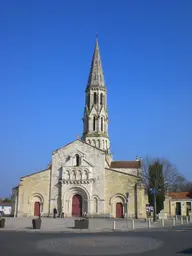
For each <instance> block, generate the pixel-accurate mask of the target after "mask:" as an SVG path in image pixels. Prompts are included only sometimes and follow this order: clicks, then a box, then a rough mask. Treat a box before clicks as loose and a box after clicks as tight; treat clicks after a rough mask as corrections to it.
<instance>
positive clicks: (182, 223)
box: [181, 216, 183, 225]
mask: <svg viewBox="0 0 192 256" xmlns="http://www.w3.org/2000/svg"><path fill="white" fill-rule="evenodd" d="M181 225H183V217H182V216H181Z"/></svg>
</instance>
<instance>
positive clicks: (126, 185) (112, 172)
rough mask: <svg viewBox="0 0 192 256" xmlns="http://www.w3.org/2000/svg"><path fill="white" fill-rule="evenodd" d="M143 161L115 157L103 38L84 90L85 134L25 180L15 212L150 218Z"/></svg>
mask: <svg viewBox="0 0 192 256" xmlns="http://www.w3.org/2000/svg"><path fill="white" fill-rule="evenodd" d="M141 174H142V161H141V159H138V158H137V157H136V159H135V160H133V161H115V160H113V156H112V155H111V153H110V139H109V134H108V108H107V89H106V85H105V80H104V73H103V68H102V63H101V57H100V50H99V44H98V39H96V44H95V49H94V53H93V58H92V62H91V68H90V73H89V77H88V82H87V86H86V90H85V106H84V116H83V134H82V137H81V138H78V139H76V140H74V141H72V142H70V143H68V144H67V145H65V146H63V147H61V148H58V149H56V150H55V151H53V152H52V155H51V162H50V163H49V165H48V166H47V167H46V169H45V170H41V171H39V172H36V173H32V174H29V175H27V176H24V177H21V178H20V183H19V185H18V187H16V188H14V189H13V197H14V216H18V217H19V216H39V215H41V216H52V215H53V209H54V208H56V209H57V213H58V215H59V216H64V217H80V216H83V215H85V214H86V215H87V216H90V217H97V216H104V217H107V216H108V217H115V218H124V217H131V218H145V217H146V195H145V189H144V186H143V183H142V179H141Z"/></svg>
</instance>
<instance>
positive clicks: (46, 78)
mask: <svg viewBox="0 0 192 256" xmlns="http://www.w3.org/2000/svg"><path fill="white" fill-rule="evenodd" d="M191 13H192V1H190V0H188V1H187V0H185V1H177V0H173V1H168V0H166V1H165V0H164V1H163V0H159V1H153V0H151V1H148V0H145V1H143V0H140V1H139V0H138V1H135V0H132V1H128V0H119V1H115V0H114V1H109V0H99V1H98V0H97V1H88V0H87V1H84V0H81V1H78V0H76V1H75V0H70V1H69V0H65V1H63V0H60V1H59V0H58V1H53V0H52V1H50V0H46V1H45V0H41V1H39V0H33V1H25V0H23V1H20V0H18V1H15V0H14V1H9V0H7V1H3V2H2V3H1V8H0V89H1V91H0V92H1V100H0V120H1V123H0V162H1V166H0V174H1V184H0V196H8V195H9V194H10V193H11V188H12V187H13V186H15V185H17V184H18V183H19V177H20V176H24V175H27V174H29V173H33V172H36V171H39V170H41V169H43V168H45V167H46V165H47V164H48V163H49V161H50V160H51V152H52V151H53V150H55V149H57V148H59V147H61V146H63V145H65V144H66V143H68V142H70V141H72V140H74V139H76V137H77V135H78V134H81V133H82V120H81V118H82V117H83V110H84V102H85V100H84V90H85V87H86V83H87V79H88V73H89V68H90V62H91V58H92V54H93V49H94V44H95V35H96V33H97V32H98V34H99V46H100V52H101V57H102V63H103V68H104V75H105V81H106V85H107V88H108V105H109V119H110V122H109V132H110V139H111V147H112V152H113V155H114V159H115V160H131V159H135V157H136V155H138V156H142V157H144V156H146V155H150V156H157V157H165V158H167V159H169V160H170V161H171V162H172V163H174V164H176V166H177V167H178V169H179V171H180V172H182V173H183V174H184V175H185V176H186V177H187V178H189V179H192V167H191V161H192V139H191V132H192V101H191V94H192V76H191V75H192V33H191V28H192V15H191Z"/></svg>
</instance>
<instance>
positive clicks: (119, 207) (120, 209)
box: [116, 203, 123, 218]
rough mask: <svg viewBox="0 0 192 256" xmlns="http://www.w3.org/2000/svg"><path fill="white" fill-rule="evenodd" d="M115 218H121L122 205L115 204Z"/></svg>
mask: <svg viewBox="0 0 192 256" xmlns="http://www.w3.org/2000/svg"><path fill="white" fill-rule="evenodd" d="M116 218H123V204H122V203H116Z"/></svg>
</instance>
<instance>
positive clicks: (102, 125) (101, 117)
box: [101, 117, 103, 132]
mask: <svg viewBox="0 0 192 256" xmlns="http://www.w3.org/2000/svg"><path fill="white" fill-rule="evenodd" d="M101 131H102V132H103V117H101Z"/></svg>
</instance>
